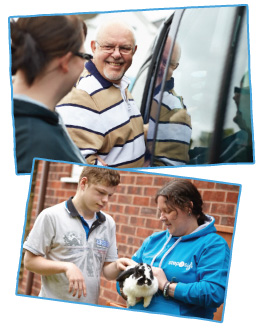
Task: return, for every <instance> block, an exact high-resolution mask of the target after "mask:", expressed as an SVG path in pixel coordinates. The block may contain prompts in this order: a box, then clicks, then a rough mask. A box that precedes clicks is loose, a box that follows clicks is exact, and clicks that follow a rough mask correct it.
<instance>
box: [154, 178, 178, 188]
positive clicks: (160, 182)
mask: <svg viewBox="0 0 262 330" xmlns="http://www.w3.org/2000/svg"><path fill="white" fill-rule="evenodd" d="M173 179H174V178H173ZM170 180H172V179H171V178H170V177H165V176H157V175H156V176H155V177H154V183H153V186H154V187H155V186H157V187H159V188H161V187H163V186H164V185H165V184H166V183H167V182H169V181H170Z"/></svg>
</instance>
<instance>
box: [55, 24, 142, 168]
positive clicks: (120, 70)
mask: <svg viewBox="0 0 262 330" xmlns="http://www.w3.org/2000/svg"><path fill="white" fill-rule="evenodd" d="M91 49H92V51H93V59H92V60H91V61H89V62H86V64H85V69H84V71H83V73H82V75H81V77H80V79H79V81H78V83H77V85H76V86H75V87H74V88H73V89H72V91H71V92H70V93H69V94H68V95H67V96H66V97H65V98H64V99H63V100H62V101H61V102H60V104H59V105H58V106H57V111H58V112H59V113H60V115H61V116H62V118H63V121H64V123H65V125H66V127H67V129H68V132H69V134H70V136H71V138H72V139H73V141H74V142H75V143H76V145H77V146H78V147H79V149H80V150H81V152H82V154H83V156H84V157H85V159H86V161H87V163H89V164H93V165H105V166H112V167H121V168H129V167H141V166H143V164H144V153H145V141H144V130H143V121H142V117H141V114H140V112H139V110H138V108H137V106H136V105H135V102H134V100H133V99H132V96H131V94H130V93H129V91H128V90H127V88H128V85H129V83H130V81H129V79H128V78H127V77H125V76H124V74H125V72H126V71H127V69H128V68H129V67H130V65H131V64H132V58H133V55H134V54H135V52H136V49H137V46H136V44H135V36H134V32H133V29H132V28H131V27H130V26H129V25H127V24H126V23H123V22H120V21H111V22H106V23H104V24H103V25H101V26H100V28H99V29H98V31H97V34H96V40H92V41H91Z"/></svg>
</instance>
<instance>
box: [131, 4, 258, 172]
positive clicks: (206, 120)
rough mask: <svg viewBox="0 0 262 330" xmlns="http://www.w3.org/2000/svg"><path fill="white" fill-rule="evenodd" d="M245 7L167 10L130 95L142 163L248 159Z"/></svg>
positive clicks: (249, 121) (249, 125) (250, 131)
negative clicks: (141, 129)
mask: <svg viewBox="0 0 262 330" xmlns="http://www.w3.org/2000/svg"><path fill="white" fill-rule="evenodd" d="M249 61H250V59H249V38H248V7H247V6H246V5H240V6H233V5H232V6H213V7H212V6H211V7H191V8H180V9H174V11H172V14H171V15H170V16H169V17H168V18H166V19H165V20H164V22H163V23H162V25H161V27H160V29H159V31H158V34H157V36H156V38H155V40H154V43H153V44H152V47H151V48H150V51H149V53H148V55H147V56H146V60H145V61H144V63H143V65H142V67H141V68H140V70H139V72H138V74H137V76H136V78H135V81H134V83H133V84H132V89H131V93H132V95H133V98H134V100H135V102H136V103H137V105H138V107H139V108H140V111H141V114H142V116H143V120H144V126H145V136H146V160H145V166H150V167H156V166H172V167H173V166H188V165H200V164H242V163H243V164H244V163H248V164H250V163H254V148H253V146H254V142H253V125H252V111H251V83H250V70H249V66H250V65H249V64H250V63H249Z"/></svg>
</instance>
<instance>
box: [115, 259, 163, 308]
mask: <svg viewBox="0 0 262 330" xmlns="http://www.w3.org/2000/svg"><path fill="white" fill-rule="evenodd" d="M116 280H117V281H118V282H119V286H120V288H122V290H123V293H124V294H125V295H126V296H127V307H130V306H135V304H136V303H137V300H136V298H140V297H143V298H144V307H145V308H146V307H148V306H149V304H150V302H151V299H152V297H153V295H154V294H155V293H156V292H157V290H158V280H157V278H156V277H155V276H154V275H153V271H152V268H151V266H150V265H148V264H146V263H139V264H137V265H135V266H128V267H127V268H126V270H125V271H123V272H121V273H120V274H119V275H118V277H117V279H116Z"/></svg>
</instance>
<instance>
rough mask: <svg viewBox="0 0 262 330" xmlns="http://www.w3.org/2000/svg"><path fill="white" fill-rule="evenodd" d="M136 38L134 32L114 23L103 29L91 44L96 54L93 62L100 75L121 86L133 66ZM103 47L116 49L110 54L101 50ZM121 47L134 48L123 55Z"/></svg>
mask: <svg viewBox="0 0 262 330" xmlns="http://www.w3.org/2000/svg"><path fill="white" fill-rule="evenodd" d="M134 43H135V41H134V36H133V34H132V32H131V31H130V30H129V29H128V28H127V27H125V26H124V25H121V24H119V23H112V24H111V25H109V26H107V28H104V29H102V31H100V33H99V34H98V36H97V40H96V41H95V40H93V41H92V42H91V48H92V51H93V54H94V58H93V62H94V64H95V66H96V68H97V70H98V71H99V73H100V74H101V75H102V76H103V77H104V78H105V79H107V80H108V81H110V82H112V83H115V84H119V83H120V81H121V79H122V77H123V75H124V74H125V72H126V71H127V69H128V68H129V67H130V65H131V64H132V58H133V55H134V53H135V50H136V47H135V44H134ZM101 46H102V47H103V46H114V47H116V48H115V49H114V51H113V53H111V54H109V53H107V52H105V51H104V50H102V49H101ZM119 47H132V51H131V52H130V53H128V54H123V53H121V52H120V51H119Z"/></svg>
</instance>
